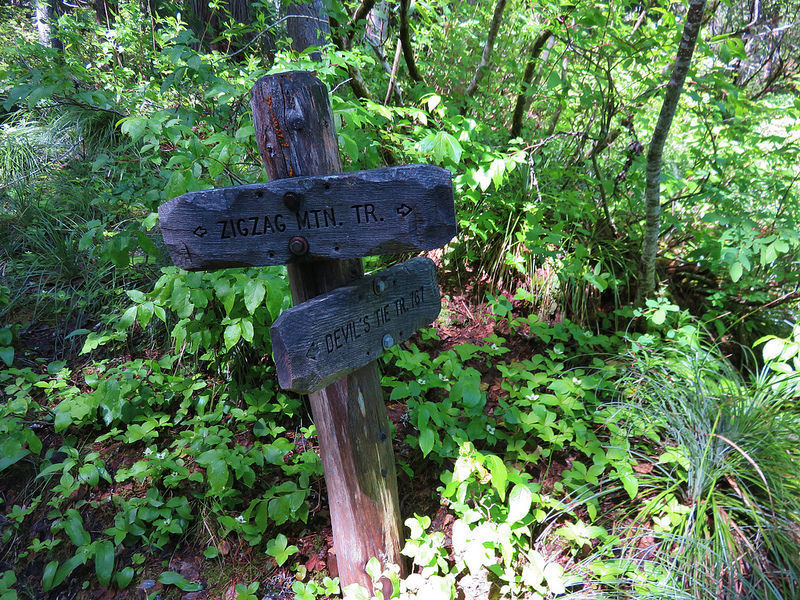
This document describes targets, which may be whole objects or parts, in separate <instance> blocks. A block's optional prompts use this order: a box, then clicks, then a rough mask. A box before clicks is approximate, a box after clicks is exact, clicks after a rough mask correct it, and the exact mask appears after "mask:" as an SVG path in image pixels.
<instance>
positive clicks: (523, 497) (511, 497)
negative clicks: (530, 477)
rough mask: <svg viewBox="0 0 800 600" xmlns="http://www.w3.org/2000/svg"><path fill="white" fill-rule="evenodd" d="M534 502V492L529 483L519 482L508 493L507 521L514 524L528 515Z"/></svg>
mask: <svg viewBox="0 0 800 600" xmlns="http://www.w3.org/2000/svg"><path fill="white" fill-rule="evenodd" d="M532 502H533V493H532V492H531V490H530V488H528V486H527V485H525V484H522V483H518V484H516V485H515V486H514V487H513V488H511V493H509V494H508V518H507V519H506V522H507V523H509V524H514V523H516V522H518V521H521V520H522V519H524V518H525V517H527V516H528V512H529V511H530V508H531V503H532Z"/></svg>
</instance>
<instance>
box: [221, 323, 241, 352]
mask: <svg viewBox="0 0 800 600" xmlns="http://www.w3.org/2000/svg"><path fill="white" fill-rule="evenodd" d="M241 337H242V327H241V325H239V322H238V321H237V322H236V323H231V324H230V325H228V326H227V327H226V328H225V333H224V334H223V338H224V339H225V348H226V349H227V350H230V349H231V348H233V347H234V346H235V345H236V343H237V342H238V341H239V340H240V339H241Z"/></svg>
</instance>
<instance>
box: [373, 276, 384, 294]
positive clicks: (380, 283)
mask: <svg viewBox="0 0 800 600" xmlns="http://www.w3.org/2000/svg"><path fill="white" fill-rule="evenodd" d="M372 289H373V290H374V291H375V293H376V294H382V293H383V292H385V291H386V282H385V281H384V280H383V279H376V280H375V281H373V282H372Z"/></svg>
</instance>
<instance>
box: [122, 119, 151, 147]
mask: <svg viewBox="0 0 800 600" xmlns="http://www.w3.org/2000/svg"><path fill="white" fill-rule="evenodd" d="M146 128H147V118H145V117H126V118H125V119H122V127H120V129H122V133H127V134H128V135H129V136H131V139H132V140H133V141H134V142H135V141H136V140H138V139H139V138H140V137H142V136H143V135H144V130H145V129H146Z"/></svg>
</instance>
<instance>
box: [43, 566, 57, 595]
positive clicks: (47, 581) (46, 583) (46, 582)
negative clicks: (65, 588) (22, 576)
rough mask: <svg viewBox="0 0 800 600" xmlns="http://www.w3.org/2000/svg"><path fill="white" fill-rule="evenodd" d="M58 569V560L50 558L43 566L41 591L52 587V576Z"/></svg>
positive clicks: (46, 590)
mask: <svg viewBox="0 0 800 600" xmlns="http://www.w3.org/2000/svg"><path fill="white" fill-rule="evenodd" d="M57 570H58V561H57V560H51V561H50V562H49V563H47V565H46V566H45V568H44V573H42V591H44V592H48V591H50V590H51V589H53V587H54V586H53V578H54V577H55V575H56V571H57Z"/></svg>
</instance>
